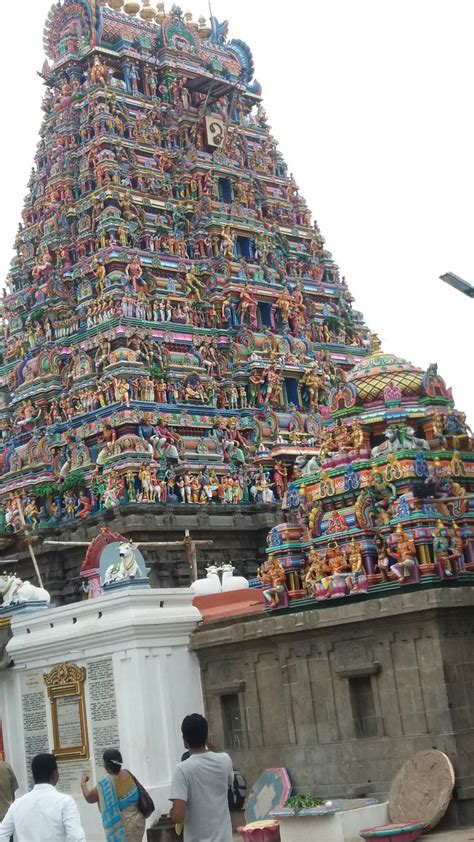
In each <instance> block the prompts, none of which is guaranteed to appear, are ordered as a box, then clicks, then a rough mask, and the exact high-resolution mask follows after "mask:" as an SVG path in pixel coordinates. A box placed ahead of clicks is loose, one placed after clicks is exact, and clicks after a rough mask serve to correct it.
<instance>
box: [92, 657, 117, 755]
mask: <svg viewBox="0 0 474 842" xmlns="http://www.w3.org/2000/svg"><path fill="white" fill-rule="evenodd" d="M87 687H88V691H89V701H90V711H91V731H92V742H93V745H94V762H95V765H96V767H97V769H100V768H101V767H102V755H103V753H104V751H105V749H107V748H120V745H119V729H118V719H117V702H116V698H115V682H114V667H113V661H112V658H110V657H109V658H101V659H99V660H97V661H90V662H89V663H88V664H87Z"/></svg>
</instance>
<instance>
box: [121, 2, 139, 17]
mask: <svg viewBox="0 0 474 842" xmlns="http://www.w3.org/2000/svg"><path fill="white" fill-rule="evenodd" d="M123 10H124V12H125V14H126V15H132V16H133V17H134V16H135V15H137V14H138V12H139V11H140V3H139V2H138V0H125V6H124V7H123Z"/></svg>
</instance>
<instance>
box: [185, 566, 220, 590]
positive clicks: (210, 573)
mask: <svg viewBox="0 0 474 842" xmlns="http://www.w3.org/2000/svg"><path fill="white" fill-rule="evenodd" d="M219 570H220V568H219V567H216V565H215V564H210V565H209V567H206V578H205V579H196V581H195V582H193V583H192V585H191V590H193V591H194V593H195V594H196V596H210V594H214V593H220V592H221V590H222V585H221V580H220V578H219Z"/></svg>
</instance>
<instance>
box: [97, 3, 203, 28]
mask: <svg viewBox="0 0 474 842" xmlns="http://www.w3.org/2000/svg"><path fill="white" fill-rule="evenodd" d="M99 1H100V3H101V5H102V6H105V5H106V3H108V5H109V6H110V8H111V9H113V10H114V12H120V11H121V10H122V9H123V11H124V12H125V14H126V15H130V16H131V17H135V16H136V15H138V14H140V17H141V18H143V20H146V21H150V22H151V21H152V20H156V21H157V22H158V23H161V22H162V21H163V20H164V19H165V17H166V11H165V4H164V2H161V0H159V2H158V3H157V4H156V11H155V10H154V9H153V8H152V6H151V0H142V2H141V3H140V2H139V0H99ZM184 20H185V22H186V23H187V24H188V25H189V24H190V23H192V21H193V15H192V12H186V13H185V15H184ZM202 20H203V21H205V19H204V18H202ZM200 21H201V19H200ZM204 25H205V24H204ZM200 28H202V26H201V25H200Z"/></svg>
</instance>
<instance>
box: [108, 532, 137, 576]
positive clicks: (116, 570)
mask: <svg viewBox="0 0 474 842" xmlns="http://www.w3.org/2000/svg"><path fill="white" fill-rule="evenodd" d="M137 547H138V544H131V543H125V542H123V543H122V544H120V545H119V558H118V561H116V562H114V563H113V564H111V565H109V567H108V568H107V570H106V571H105V577H104V585H112V584H114V583H115V582H124V581H125V580H126V579H140V578H141V577H142V571H141V570H140V565H139V564H138V561H137V557H136V555H135V550H136V549H137Z"/></svg>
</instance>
